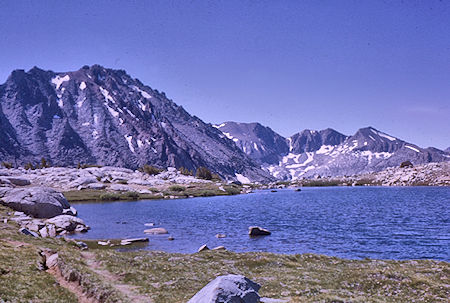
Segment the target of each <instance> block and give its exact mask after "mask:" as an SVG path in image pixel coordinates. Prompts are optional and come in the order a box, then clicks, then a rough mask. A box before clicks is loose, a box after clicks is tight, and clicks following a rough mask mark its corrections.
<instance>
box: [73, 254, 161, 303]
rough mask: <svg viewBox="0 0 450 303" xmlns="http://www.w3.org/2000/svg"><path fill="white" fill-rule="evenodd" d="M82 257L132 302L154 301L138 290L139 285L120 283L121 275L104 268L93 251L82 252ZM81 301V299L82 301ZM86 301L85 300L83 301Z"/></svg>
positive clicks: (145, 302) (148, 302)
mask: <svg viewBox="0 0 450 303" xmlns="http://www.w3.org/2000/svg"><path fill="white" fill-rule="evenodd" d="M81 255H82V257H83V258H84V259H85V261H86V264H87V265H88V267H89V269H91V270H92V271H93V272H95V273H96V274H98V275H100V276H101V277H103V278H104V280H105V281H106V282H108V283H110V284H111V285H112V286H113V287H114V288H115V289H116V290H118V291H119V292H121V293H122V295H123V296H124V297H126V298H128V299H129V300H130V301H131V302H136V303H152V302H153V301H152V300H151V299H150V298H148V297H146V296H143V295H140V294H139V293H138V291H137V288H138V287H137V286H133V285H129V284H124V283H120V277H119V276H117V275H114V274H113V273H111V272H110V271H108V270H106V269H104V268H103V267H102V265H101V263H100V262H99V261H98V260H97V259H96V258H95V254H94V253H92V252H83V253H81ZM80 302H81V301H80ZM82 303H84V302H82Z"/></svg>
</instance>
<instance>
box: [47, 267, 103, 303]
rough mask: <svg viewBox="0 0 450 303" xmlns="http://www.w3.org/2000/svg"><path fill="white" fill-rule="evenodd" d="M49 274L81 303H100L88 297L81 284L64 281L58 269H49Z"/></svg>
mask: <svg viewBox="0 0 450 303" xmlns="http://www.w3.org/2000/svg"><path fill="white" fill-rule="evenodd" d="M47 272H48V273H49V274H51V275H52V276H53V277H54V278H55V280H56V281H57V282H58V284H59V285H60V286H61V287H64V288H65V289H67V290H68V291H70V292H71V293H73V294H74V295H75V296H76V297H77V299H78V302H79V303H99V302H98V301H97V300H95V299H94V298H90V297H88V296H86V294H85V293H84V292H83V288H82V287H81V285H80V284H78V282H76V281H73V282H69V281H67V280H66V279H64V277H63V276H62V274H61V271H60V269H59V268H58V267H52V268H49V269H47Z"/></svg>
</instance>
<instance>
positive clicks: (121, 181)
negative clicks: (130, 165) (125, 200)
mask: <svg viewBox="0 0 450 303" xmlns="http://www.w3.org/2000/svg"><path fill="white" fill-rule="evenodd" d="M117 183H119V184H128V181H127V180H119V181H117Z"/></svg>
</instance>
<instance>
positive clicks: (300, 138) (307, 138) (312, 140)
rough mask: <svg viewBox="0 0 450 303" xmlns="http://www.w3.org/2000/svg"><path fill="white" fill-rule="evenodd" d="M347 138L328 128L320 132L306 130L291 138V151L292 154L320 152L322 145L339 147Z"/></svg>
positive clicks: (289, 140)
mask: <svg viewBox="0 0 450 303" xmlns="http://www.w3.org/2000/svg"><path fill="white" fill-rule="evenodd" d="M346 138H347V136H345V135H343V134H341V133H339V132H337V131H335V130H334V129H331V128H327V129H324V130H320V131H315V130H309V129H305V130H303V131H301V132H299V133H297V134H295V135H293V136H291V137H289V138H287V140H288V142H289V151H290V152H292V153H297V154H299V153H304V152H313V151H316V150H319V149H320V147H321V146H322V145H338V144H340V143H342V142H344V140H345V139H346Z"/></svg>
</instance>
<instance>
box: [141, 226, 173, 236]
mask: <svg viewBox="0 0 450 303" xmlns="http://www.w3.org/2000/svg"><path fill="white" fill-rule="evenodd" d="M144 233H146V234H152V235H163V234H168V233H169V232H168V231H167V230H166V229H165V228H162V227H156V228H150V229H146V230H144Z"/></svg>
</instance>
